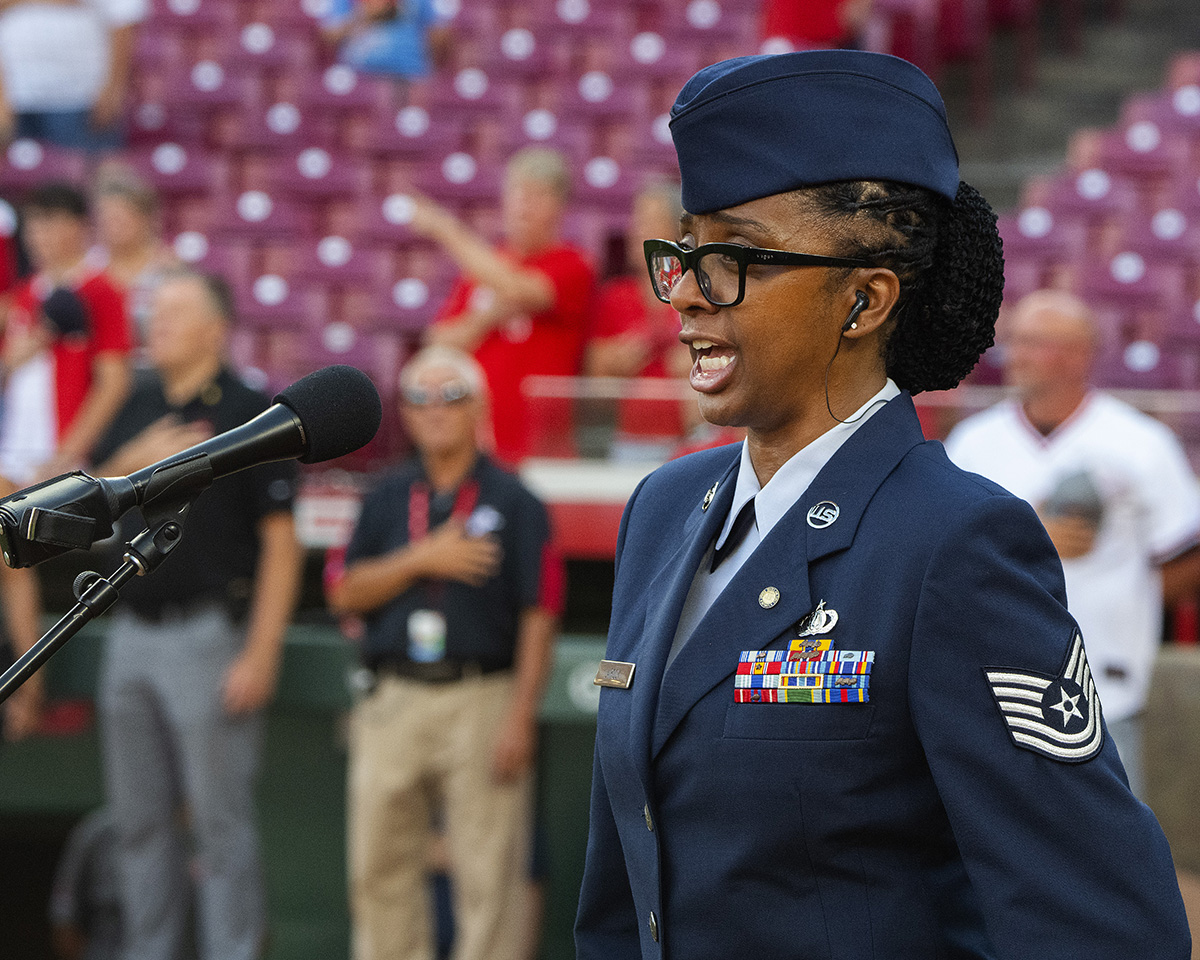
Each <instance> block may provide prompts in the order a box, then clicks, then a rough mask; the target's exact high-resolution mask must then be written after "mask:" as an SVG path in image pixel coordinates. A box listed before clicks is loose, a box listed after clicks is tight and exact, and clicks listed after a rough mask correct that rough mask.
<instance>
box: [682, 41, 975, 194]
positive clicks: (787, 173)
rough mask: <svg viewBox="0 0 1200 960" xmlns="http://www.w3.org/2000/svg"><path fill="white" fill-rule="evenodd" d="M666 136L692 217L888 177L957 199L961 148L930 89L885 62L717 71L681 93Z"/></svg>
mask: <svg viewBox="0 0 1200 960" xmlns="http://www.w3.org/2000/svg"><path fill="white" fill-rule="evenodd" d="M671 136H672V137H673V138H674V140H675V151H676V152H677V153H678V154H679V169H680V172H681V174H682V179H683V206H684V208H685V209H686V210H687V211H688V212H689V213H712V212H713V211H715V210H724V209H726V208H728V207H736V206H737V205H738V204H740V203H746V202H747V201H749V200H757V199H758V198H759V197H769V196H771V195H772V194H776V193H783V192H784V191H787V190H795V189H797V188H799V187H804V186H810V185H812V184H817V183H830V182H832V181H834V180H896V181H899V182H900V183H908V184H913V185H915V186H919V187H927V188H928V189H930V190H932V191H934V192H935V193H940V194H941V195H942V196H944V197H947V198H948V199H949V200H951V201H953V200H954V197H955V195H956V194H957V192H958V151H956V150H955V149H954V141H953V139H951V137H950V127H949V126H948V124H947V122H946V107H945V104H943V103H942V98H941V96H940V95H939V94H938V92H937V88H936V87H935V86H934V85H933V81H932V80H930V79H929V78H928V77H927V76H925V74H924V73H922V72H921V71H920V70H919V69H917V68H916V67H914V66H913V65H912V64H911V63H909V62H908V61H906V60H901V59H900V58H899V57H892V56H888V55H887V54H882V53H865V52H862V51H859V50H808V51H803V52H801V53H783V54H776V55H760V56H753V57H737V58H735V59H733V60H725V61H723V62H721V63H715V64H713V65H712V66H710V67H705V68H704V69H703V70H701V71H700V72H699V73H697V74H696V75H695V76H694V77H692V79H691V80H689V81H688V82H687V83H686V84H684V87H683V89H682V90H681V91H680V92H679V96H678V97H677V98H676V100H675V104H674V106H672V107H671Z"/></svg>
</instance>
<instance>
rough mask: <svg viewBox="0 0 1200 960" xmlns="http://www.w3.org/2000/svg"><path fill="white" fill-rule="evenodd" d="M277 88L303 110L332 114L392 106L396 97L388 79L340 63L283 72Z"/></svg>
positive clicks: (394, 87) (341, 114)
mask: <svg viewBox="0 0 1200 960" xmlns="http://www.w3.org/2000/svg"><path fill="white" fill-rule="evenodd" d="M278 90H279V93H280V95H281V96H283V97H285V98H286V99H288V100H290V101H291V102H293V103H296V104H297V105H299V106H300V107H301V108H302V109H303V110H304V111H305V112H308V111H310V110H323V111H330V112H333V113H334V115H336V116H345V115H346V112H347V111H367V110H386V109H388V108H392V109H394V108H395V100H396V85H395V84H394V83H393V82H392V81H390V80H387V79H384V78H382V77H373V76H368V75H365V74H361V73H359V72H358V71H357V70H355V69H354V68H353V67H349V66H347V65H346V64H344V63H335V64H332V65H330V66H327V67H324V68H322V69H320V70H300V71H296V72H294V73H290V74H287V75H285V76H283V77H282V78H281V79H280V81H279V83H278Z"/></svg>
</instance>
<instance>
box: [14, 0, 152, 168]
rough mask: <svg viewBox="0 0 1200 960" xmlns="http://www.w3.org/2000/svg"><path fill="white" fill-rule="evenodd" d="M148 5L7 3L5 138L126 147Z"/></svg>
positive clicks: (81, 0) (70, 0) (117, 1)
mask: <svg viewBox="0 0 1200 960" xmlns="http://www.w3.org/2000/svg"><path fill="white" fill-rule="evenodd" d="M147 11H148V3H147V0H0V76H2V78H3V83H2V86H0V137H3V138H4V139H9V138H11V137H13V136H18V137H34V138H36V139H39V140H46V141H48V142H50V143H56V144H59V145H60V146H64V147H78V148H82V149H85V150H106V149H114V148H116V147H119V146H120V145H121V139H122V137H121V126H120V123H121V114H122V112H123V110H124V107H125V101H126V98H127V97H128V94H129V76H130V68H131V66H132V63H133V45H134V29H135V24H137V23H138V22H139V21H140V20H142V19H144V18H145V16H146V14H147Z"/></svg>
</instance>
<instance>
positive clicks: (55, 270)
mask: <svg viewBox="0 0 1200 960" xmlns="http://www.w3.org/2000/svg"><path fill="white" fill-rule="evenodd" d="M85 255H86V254H85V252H83V251H81V252H80V253H79V255H78V256H72V257H64V258H63V259H62V260H56V261H55V262H54V263H47V264H46V265H45V266H44V267H42V273H44V274H45V275H46V276H47V277H48V278H49V279H50V281H51V282H52V283H54V284H61V283H63V282H64V281H66V280H69V279H70V278H71V276H72V275H73V274H74V273H75V271H76V270H78V269H79V267H80V265H81V264H82V263H83V258H84V256H85Z"/></svg>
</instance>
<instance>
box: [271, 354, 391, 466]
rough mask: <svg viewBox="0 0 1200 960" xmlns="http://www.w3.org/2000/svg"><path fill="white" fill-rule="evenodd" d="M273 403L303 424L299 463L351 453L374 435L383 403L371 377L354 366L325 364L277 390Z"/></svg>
mask: <svg viewBox="0 0 1200 960" xmlns="http://www.w3.org/2000/svg"><path fill="white" fill-rule="evenodd" d="M275 402H276V403H282V404H283V405H284V406H286V407H288V409H290V410H291V411H292V412H293V413H294V414H296V416H297V417H299V418H300V422H301V423H302V424H303V425H304V434H305V436H306V438H307V440H308V449H307V452H306V453H305V454H304V456H302V457H301V458H300V462H301V463H321V462H322V461H324V460H332V459H334V458H335V457H341V456H344V455H345V454H347V453H353V452H354V451H355V450H357V449H358V448H359V447H361V446H365V445H366V444H367V443H369V442H370V440H371V438H372V437H373V436H375V431H376V430H378V429H379V423H380V421H381V420H382V419H383V404H382V403H380V401H379V391H378V390H376V389H375V384H373V383H372V382H371V378H370V377H368V376H367V375H366V374H365V373H363V372H362V371H361V370H359V369H358V368H357V367H349V366H345V365H337V366H333V367H325V368H324V369H322V370H318V371H316V372H315V373H310V374H309V375H308V376H307V377H303V378H302V379H300V380H297V381H296V382H295V383H293V384H292V385H291V386H290V387H287V388H286V389H284V390H282V391H280V393H279V395H278V396H276V397H275Z"/></svg>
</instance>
